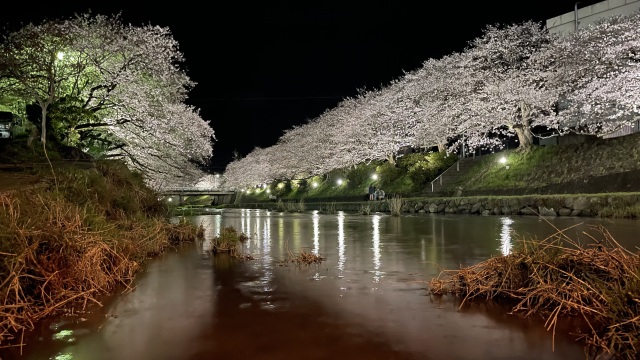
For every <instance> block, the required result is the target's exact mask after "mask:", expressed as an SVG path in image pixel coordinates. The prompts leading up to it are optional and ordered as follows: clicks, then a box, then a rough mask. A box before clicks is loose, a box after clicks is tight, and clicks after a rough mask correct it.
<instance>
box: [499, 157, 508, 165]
mask: <svg viewBox="0 0 640 360" xmlns="http://www.w3.org/2000/svg"><path fill="white" fill-rule="evenodd" d="M499 161H500V164H505V163H506V162H507V158H506V157H504V156H503V157H501V158H500V160H499Z"/></svg>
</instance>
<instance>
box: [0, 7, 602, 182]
mask: <svg viewBox="0 0 640 360" xmlns="http://www.w3.org/2000/svg"><path fill="white" fill-rule="evenodd" d="M597 2H598V1H582V2H581V3H580V4H579V7H583V6H587V5H591V4H594V3H597ZM301 3H302V2H298V3H297V4H295V5H288V4H279V3H276V2H260V3H259V4H253V3H252V2H244V1H243V2H240V1H238V2H234V3H233V4H231V3H223V2H199V3H194V4H193V5H191V4H189V3H187V2H185V3H182V2H180V3H178V5H176V4H171V5H168V4H166V3H165V4H163V3H161V2H158V3H155V4H153V5H148V6H141V5H138V4H136V2H134V1H129V2H119V1H101V2H88V1H76V2H70V1H66V2H60V3H54V2H49V3H47V4H49V5H48V6H40V5H35V4H33V3H31V2H26V1H22V2H15V3H12V6H11V8H12V9H13V10H11V11H9V9H7V8H6V7H5V9H4V10H3V12H2V13H1V14H0V25H8V26H9V27H12V28H15V27H19V25H20V24H21V23H28V22H34V23H39V22H40V21H41V20H43V19H44V18H48V19H54V18H60V17H70V16H73V14H74V13H86V12H88V11H89V10H91V12H92V13H94V14H105V15H111V14H115V13H122V16H123V19H124V21H125V22H127V23H132V24H136V25H139V24H152V25H159V26H167V27H169V28H170V29H171V31H172V33H173V36H174V37H175V39H176V40H177V41H178V43H179V44H180V50H181V51H182V52H183V53H184V55H185V57H186V67H187V73H188V75H189V76H190V77H191V79H192V80H194V81H195V82H197V83H198V85H197V86H196V87H195V89H194V90H193V91H192V92H191V94H190V96H189V100H188V102H189V103H190V104H192V105H194V106H196V107H198V108H200V109H201V115H202V117H203V118H204V119H206V120H209V121H210V122H211V126H212V127H213V129H214V130H215V132H216V137H217V141H216V143H215V144H214V157H213V159H212V164H211V168H210V170H211V171H212V172H213V171H223V170H224V167H225V166H226V164H227V163H228V162H229V161H230V160H231V158H232V153H233V151H234V150H237V151H238V152H239V153H240V154H241V155H243V156H244V155H246V154H247V153H249V152H250V151H251V150H252V149H253V148H254V147H256V146H259V147H268V146H271V145H273V144H275V143H276V141H277V139H278V138H279V137H280V136H281V135H282V133H283V131H284V130H286V129H289V128H291V127H293V126H294V125H297V124H302V123H305V122H306V121H307V120H310V119H313V118H315V117H316V116H318V115H319V114H321V113H322V112H324V111H325V110H327V109H330V108H333V107H334V106H336V105H337V104H338V103H339V102H340V101H341V100H342V99H344V98H345V97H348V96H353V95H355V94H356V93H357V91H358V89H363V88H364V89H372V88H379V87H380V86H384V85H385V84H387V83H388V82H389V81H391V80H393V79H396V78H399V77H400V76H402V74H403V71H410V70H414V69H416V68H418V67H420V65H421V64H422V62H423V61H425V60H427V59H429V58H439V57H441V56H443V55H446V54H449V53H452V52H457V51H461V50H463V49H464V48H465V46H466V45H467V43H468V42H469V41H471V40H472V39H474V38H475V37H477V36H479V35H481V32H482V30H483V29H484V27H485V26H486V25H488V24H512V23H518V22H522V21H526V20H533V21H539V22H544V21H545V20H546V19H547V18H550V17H553V16H557V15H561V14H564V13H567V12H570V11H573V9H574V4H575V1H571V0H535V1H533V0H532V1H508V2H507V1H500V2H497V1H496V2H480V1H474V2H470V1H467V2H465V1H457V2H456V1H441V2H439V4H438V5H431V6H429V7H427V6H425V5H419V4H421V3H423V4H426V3H431V2H427V1H422V2H415V1H412V2H409V1H399V0H398V1H394V2H393V3H391V2H389V4H379V3H376V2H363V3H359V2H344V1H343V2H334V3H332V2H322V3H321V4H313V3H312V2H304V4H303V5H301ZM48 7H50V9H48Z"/></svg>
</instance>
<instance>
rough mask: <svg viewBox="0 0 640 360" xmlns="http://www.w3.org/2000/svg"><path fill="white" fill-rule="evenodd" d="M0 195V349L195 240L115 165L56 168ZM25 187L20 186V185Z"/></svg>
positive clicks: (193, 233) (135, 179)
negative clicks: (36, 179)
mask: <svg viewBox="0 0 640 360" xmlns="http://www.w3.org/2000/svg"><path fill="white" fill-rule="evenodd" d="M34 176H35V177H37V178H39V179H40V180H39V181H38V182H37V183H34V184H33V185H34V186H28V187H27V186H22V187H18V188H16V189H11V190H4V189H2V190H0V204H2V206H0V235H1V236H2V238H3V241H2V242H0V279H2V282H1V283H0V347H7V346H21V345H23V344H22V340H21V339H22V336H23V334H24V332H28V331H30V330H32V329H33V328H34V326H35V323H36V322H37V321H38V320H40V319H42V318H44V317H46V316H50V315H53V314H56V313H58V312H61V311H66V310H69V309H77V308H78V307H79V308H84V307H86V306H89V305H100V302H99V301H98V300H97V298H98V297H99V296H101V295H104V294H109V293H110V292H112V291H113V290H114V289H115V288H116V287H117V286H125V287H127V286H129V284H130V283H131V281H133V278H134V276H135V274H136V273H137V272H139V271H140V270H141V269H142V268H143V267H144V265H145V263H146V262H147V260H148V259H150V258H152V257H154V256H156V255H158V254H161V253H163V252H164V251H166V250H168V249H170V248H172V247H175V246H178V245H179V244H181V243H183V242H190V241H193V240H195V239H196V237H198V236H199V235H201V233H200V231H199V230H198V229H197V228H196V227H194V226H193V225H192V224H190V223H186V222H181V223H177V224H171V223H170V222H169V212H168V209H167V207H166V205H165V204H163V203H162V202H160V201H158V197H157V194H155V193H154V192H153V191H152V190H150V189H149V188H148V187H146V186H145V184H144V183H143V181H142V178H141V177H139V176H138V175H136V174H134V173H131V172H130V171H129V170H128V169H127V167H126V166H125V165H124V164H123V163H121V162H118V161H95V162H91V164H90V166H86V169H81V168H79V167H65V168H62V167H61V168H56V169H55V171H54V175H52V173H51V172H49V174H48V176H37V175H34ZM23 185H25V184H23Z"/></svg>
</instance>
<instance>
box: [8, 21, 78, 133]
mask: <svg viewBox="0 0 640 360" xmlns="http://www.w3.org/2000/svg"><path fill="white" fill-rule="evenodd" d="M73 39H74V37H73V35H71V34H70V33H69V31H68V28H67V27H66V26H65V25H64V24H61V23H58V22H53V21H46V22H44V23H43V24H41V25H38V26H36V25H33V24H28V25H26V26H24V27H23V28H22V29H20V30H19V31H16V32H13V33H10V34H8V35H6V36H5V37H4V39H3V43H2V46H1V51H0V90H2V91H3V92H5V93H9V94H11V95H12V96H16V97H19V98H22V99H24V100H25V101H27V102H28V103H31V102H35V103H36V104H38V106H39V107H40V109H41V115H40V116H41V119H40V139H41V141H42V144H43V146H44V145H45V144H46V139H47V112H48V109H49V107H50V106H51V105H52V104H53V103H55V102H56V101H58V100H59V99H60V98H61V97H62V96H64V95H66V93H65V90H66V88H67V85H66V84H65V83H68V82H69V81H71V80H73V79H74V78H75V77H77V75H78V74H79V73H81V72H82V71H83V69H84V66H83V64H82V62H81V61H76V60H70V59H69V58H68V57H67V58H66V59H65V55H66V52H67V51H68V50H69V48H70V46H71V44H72V42H73ZM63 62H64V63H63Z"/></svg>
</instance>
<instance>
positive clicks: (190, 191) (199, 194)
mask: <svg viewBox="0 0 640 360" xmlns="http://www.w3.org/2000/svg"><path fill="white" fill-rule="evenodd" d="M160 195H161V196H162V198H163V199H165V200H166V201H167V202H171V203H174V204H178V205H184V204H186V203H188V202H189V198H198V201H200V202H201V201H202V198H203V197H208V198H209V200H210V204H211V205H223V204H233V203H234V202H235V200H236V192H235V191H232V190H226V189H208V188H201V187H171V188H166V189H163V190H161V191H160Z"/></svg>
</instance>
